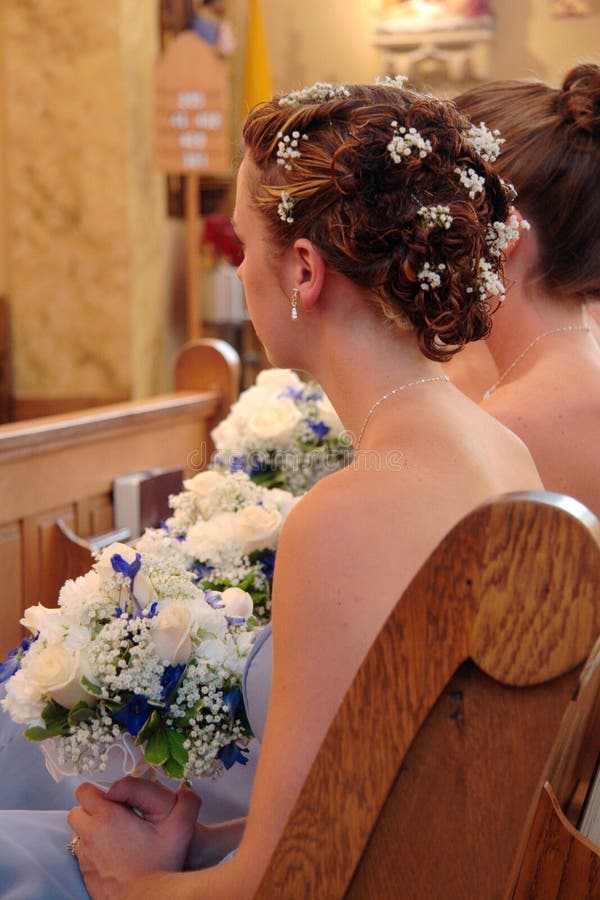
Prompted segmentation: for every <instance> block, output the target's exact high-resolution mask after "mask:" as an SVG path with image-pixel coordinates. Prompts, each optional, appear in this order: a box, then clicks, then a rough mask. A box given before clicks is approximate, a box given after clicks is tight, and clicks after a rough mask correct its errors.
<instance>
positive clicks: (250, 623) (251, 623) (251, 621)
mask: <svg viewBox="0 0 600 900" xmlns="http://www.w3.org/2000/svg"><path fill="white" fill-rule="evenodd" d="M257 625H258V619H257V618H256V616H248V618H247V619H246V631H254V629H255V628H256V627H257Z"/></svg>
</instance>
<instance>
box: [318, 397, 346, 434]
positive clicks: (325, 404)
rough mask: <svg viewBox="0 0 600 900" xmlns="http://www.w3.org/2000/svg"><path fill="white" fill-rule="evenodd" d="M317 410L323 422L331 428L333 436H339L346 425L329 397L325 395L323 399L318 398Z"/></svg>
mask: <svg viewBox="0 0 600 900" xmlns="http://www.w3.org/2000/svg"><path fill="white" fill-rule="evenodd" d="M317 410H318V413H319V418H320V420H321V422H323V423H324V424H325V425H327V427H328V428H330V429H331V431H330V434H331V436H332V437H339V436H340V434H341V433H342V431H343V430H344V426H343V425H342V423H341V421H340V417H339V416H338V414H337V413H336V411H335V409H334V406H333V404H332V402H331V400H330V399H329V397H323V398H322V399H321V400H317Z"/></svg>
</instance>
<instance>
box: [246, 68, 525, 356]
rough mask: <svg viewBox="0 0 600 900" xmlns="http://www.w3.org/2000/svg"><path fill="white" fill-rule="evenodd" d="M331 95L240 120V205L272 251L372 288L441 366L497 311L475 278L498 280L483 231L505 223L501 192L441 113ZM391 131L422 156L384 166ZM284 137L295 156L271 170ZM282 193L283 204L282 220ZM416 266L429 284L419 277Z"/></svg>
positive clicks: (363, 91)
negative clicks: (298, 246)
mask: <svg viewBox="0 0 600 900" xmlns="http://www.w3.org/2000/svg"><path fill="white" fill-rule="evenodd" d="M331 93H332V94H335V96H334V98H333V99H329V100H314V99H311V98H310V93H309V96H308V97H307V96H306V95H305V96H304V97H302V98H301V99H300V100H299V101H296V102H294V103H293V104H291V103H289V102H288V101H287V100H286V99H285V98H284V99H283V103H280V102H279V101H280V99H281V98H277V97H275V98H274V99H273V100H271V101H269V102H266V103H262V104H259V105H258V106H256V107H254V109H252V110H251V112H250V114H249V116H248V118H247V120H246V123H245V125H244V130H243V136H244V143H245V149H246V152H247V153H248V155H249V158H250V160H251V161H252V162H253V163H254V165H255V167H256V169H257V170H258V177H256V178H254V179H253V180H251V181H250V191H251V199H252V201H253V203H255V204H256V206H257V207H258V208H259V209H260V210H261V211H262V213H263V215H264V216H265V220H266V223H267V228H268V232H269V235H270V237H271V238H272V240H273V244H274V247H275V248H278V249H279V250H283V249H285V248H286V247H289V246H290V245H291V244H292V243H293V241H294V240H295V239H297V238H299V237H306V238H308V239H309V240H311V241H312V242H313V243H314V244H315V246H316V247H317V248H318V249H319V251H320V253H321V254H322V256H323V258H324V260H325V262H326V263H327V264H328V265H329V266H331V267H332V268H333V269H335V270H337V271H338V272H340V273H342V274H343V275H345V276H347V277H348V278H349V279H350V280H351V281H353V282H354V283H355V284H358V285H361V286H364V287H368V288H371V289H372V291H373V295H374V297H375V298H376V299H377V301H378V303H379V307H380V309H381V311H382V312H383V314H384V315H385V317H386V318H388V319H391V320H392V321H395V322H397V323H398V324H399V325H400V326H401V327H402V326H403V327H406V326H407V323H409V324H410V326H412V327H413V328H414V330H415V333H416V335H417V339H418V342H419V346H420V348H421V350H422V352H423V353H424V354H425V356H427V357H429V358H430V359H434V360H439V361H443V360H446V359H448V358H450V356H452V354H453V353H455V352H456V351H457V350H459V349H460V348H461V347H463V346H464V344H466V343H467V342H469V341H473V340H479V339H480V338H483V337H485V336H486V335H487V334H488V332H489V330H490V327H491V312H492V311H493V308H495V306H496V305H497V300H494V299H493V297H491V296H489V295H488V293H487V292H486V291H485V290H482V275H483V274H484V273H485V272H486V271H487V272H488V273H498V272H500V270H501V265H502V260H501V256H500V255H499V254H498V253H494V252H493V249H491V245H490V233H491V231H490V230H491V229H493V223H494V222H504V221H505V220H506V218H507V215H508V211H509V200H510V193H509V192H508V191H507V189H506V187H505V185H504V184H503V182H502V181H501V179H500V178H499V176H498V175H497V173H496V172H495V170H494V169H493V167H492V165H491V164H490V163H489V161H487V160H486V159H484V158H483V157H482V156H481V155H480V154H479V153H478V152H477V150H476V149H475V147H474V146H473V144H472V143H471V141H470V140H469V129H470V122H469V121H468V120H467V119H466V118H465V117H464V116H462V115H461V114H460V113H459V112H458V111H457V109H456V108H455V106H454V105H453V104H452V103H451V102H447V101H441V100H438V99H436V98H434V97H432V96H430V95H425V94H419V93H417V92H415V91H413V90H408V89H404V88H400V87H398V86H395V85H390V84H376V85H345V86H344V87H343V89H342V90H339V89H338V90H335V89H334V90H333V91H332V92H331ZM400 128H406V129H410V128H414V129H416V130H417V132H418V134H419V135H420V137H421V138H422V139H423V140H426V141H429V143H430V145H431V150H430V151H429V152H427V153H426V155H425V156H424V157H422V156H421V155H419V153H418V152H412V153H411V154H410V155H407V156H403V157H402V159H401V161H400V162H395V161H394V159H393V158H392V155H391V153H390V148H389V144H390V141H391V140H392V138H393V136H394V134H395V133H397V132H398V129H400ZM294 132H298V136H299V141H298V150H299V151H300V155H299V156H296V157H294V158H291V159H287V160H286V162H287V163H288V165H282V164H281V161H280V160H279V161H278V157H277V151H278V146H279V143H280V141H281V140H282V138H284V137H285V136H290V135H292V134H293V133H294ZM303 135H306V139H302V136H303ZM288 146H289V145H288ZM468 170H473V173H474V174H475V175H476V176H478V177H481V178H482V179H483V182H482V189H481V190H480V191H479V192H473V193H474V194H475V195H474V196H471V195H470V192H469V189H468V188H466V187H465V184H464V183H461V178H460V176H461V172H463V171H464V172H466V171H468ZM282 191H286V192H288V193H289V195H290V198H291V202H292V204H293V214H291V215H289V216H288V217H287V219H286V220H285V221H284V220H282V215H281V208H280V204H281V200H282ZM423 206H428V207H430V206H442V207H447V208H448V212H449V215H450V216H451V219H452V225H451V227H450V228H445V227H432V223H431V221H428V220H427V217H426V216H423V215H421V214H419V210H420V209H421V208H422V207H423ZM426 264H429V266H430V268H431V269H432V270H433V271H435V272H436V273H437V276H438V277H437V278H436V279H435V281H436V282H437V281H439V284H436V283H433V284H432V283H429V284H427V282H424V281H423V279H422V277H420V273H421V272H422V271H423V269H424V267H426Z"/></svg>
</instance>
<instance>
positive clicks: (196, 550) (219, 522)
mask: <svg viewBox="0 0 600 900" xmlns="http://www.w3.org/2000/svg"><path fill="white" fill-rule="evenodd" d="M235 518H236V516H235V513H231V512H225V513H217V515H215V516H213V518H212V519H211V520H210V521H209V522H204V521H201V522H196V523H195V524H194V525H192V527H191V528H190V530H189V531H188V533H187V535H186V538H185V540H184V541H183V550H184V551H185V553H187V554H189V556H191V557H192V559H199V560H201V561H202V562H206V563H210V564H213V565H216V564H218V563H219V561H220V559H221V558H222V556H223V553H224V551H225V550H227V551H228V552H229V550H231V548H232V544H234V542H236V541H237V543H239V539H238V538H237V535H236V532H235Z"/></svg>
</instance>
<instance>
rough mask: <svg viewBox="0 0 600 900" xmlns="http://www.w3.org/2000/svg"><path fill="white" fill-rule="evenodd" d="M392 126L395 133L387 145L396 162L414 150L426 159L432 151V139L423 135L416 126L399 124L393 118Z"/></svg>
mask: <svg viewBox="0 0 600 900" xmlns="http://www.w3.org/2000/svg"><path fill="white" fill-rule="evenodd" d="M391 124H392V128H393V129H394V134H393V137H392V139H391V141H390V142H389V144H388V145H387V149H388V151H389V154H390V156H391V157H392V159H393V160H394V162H395V163H400V162H402V160H403V159H405V158H406V157H407V156H410V155H411V154H412V152H413V150H417V151H418V155H419V156H420V157H421V159H425V157H426V156H427V154H428V153H431V150H432V147H431V141H428V140H427V138H424V137H422V136H421V135H420V134H419V132H418V131H417V129H416V128H406V127H405V126H404V125H398V122H397V121H396V120H395V119H393V121H392V123H391Z"/></svg>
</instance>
